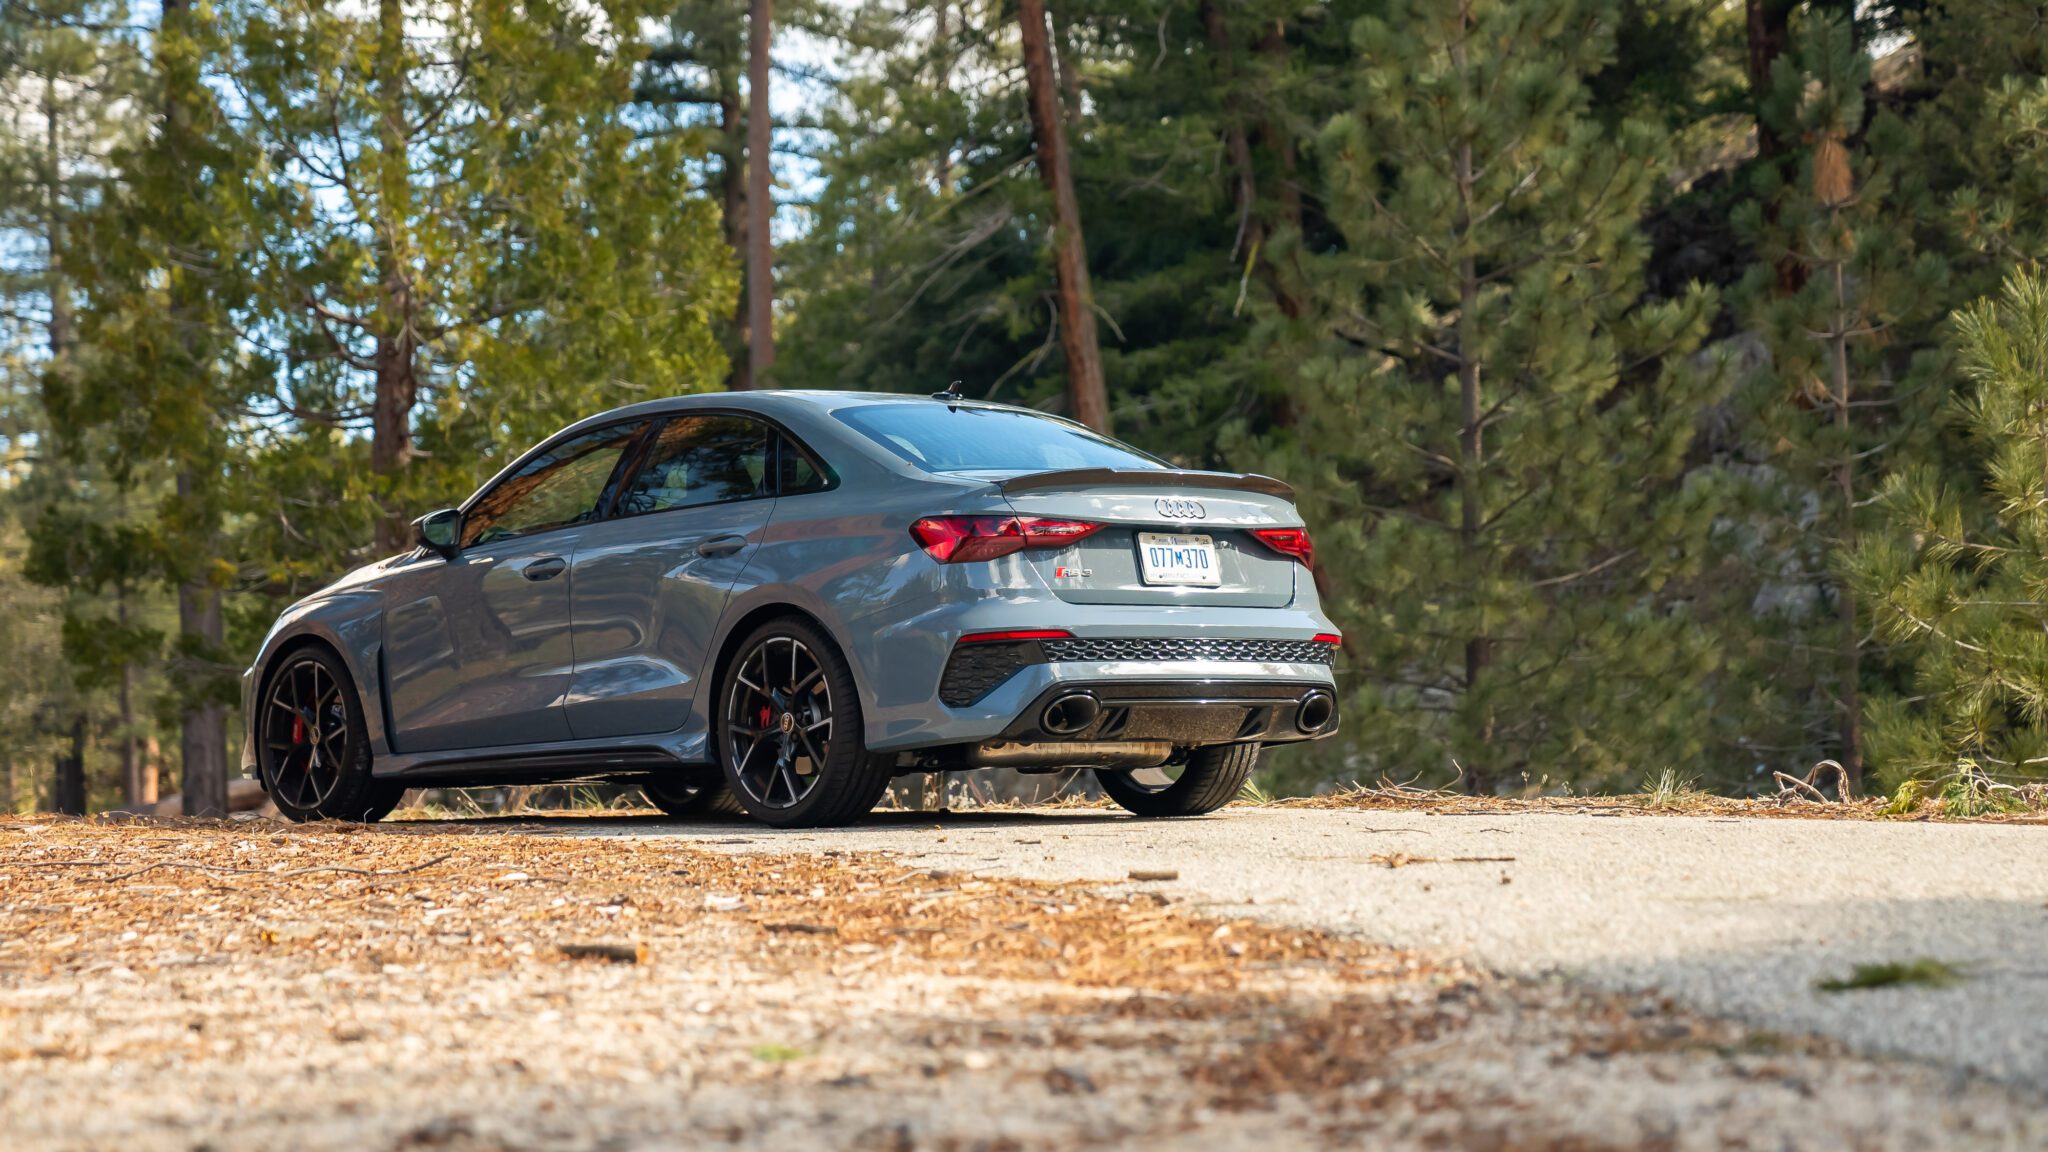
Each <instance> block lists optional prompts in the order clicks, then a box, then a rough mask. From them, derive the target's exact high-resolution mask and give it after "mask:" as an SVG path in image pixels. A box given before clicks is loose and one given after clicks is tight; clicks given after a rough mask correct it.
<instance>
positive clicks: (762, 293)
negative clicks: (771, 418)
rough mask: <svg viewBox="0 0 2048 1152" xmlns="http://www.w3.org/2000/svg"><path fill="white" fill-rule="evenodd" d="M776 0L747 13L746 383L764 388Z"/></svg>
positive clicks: (771, 262)
mask: <svg viewBox="0 0 2048 1152" xmlns="http://www.w3.org/2000/svg"><path fill="white" fill-rule="evenodd" d="M774 41H775V4H774V0H751V4H750V8H749V15H748V17H747V386H748V387H749V388H765V387H767V385H768V372H769V370H770V369H771V368H773V367H774V366H775V248H774V239H773V237H771V236H770V235H769V233H768V228H769V222H770V221H771V220H772V219H773V218H774V215H775V201H774V192H773V187H774V167H775V166H774V137H775V120H774V113H773V112H771V111H770V110H769V103H768V96H769V78H768V73H769V58H768V53H769V50H770V48H771V46H772V45H773V44H774Z"/></svg>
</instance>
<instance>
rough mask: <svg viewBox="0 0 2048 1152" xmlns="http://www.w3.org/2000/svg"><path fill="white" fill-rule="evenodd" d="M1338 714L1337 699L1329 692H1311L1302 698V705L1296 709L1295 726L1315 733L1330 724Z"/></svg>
mask: <svg viewBox="0 0 2048 1152" xmlns="http://www.w3.org/2000/svg"><path fill="white" fill-rule="evenodd" d="M1336 715H1337V700H1336V698H1335V697H1333V696H1331V695H1330V694H1329V693H1328V692H1311V693H1309V694H1308V695H1306V696H1303V697H1302V698H1301V705H1300V707H1298V708H1296V709H1295V710H1294V726H1295V727H1296V728H1299V729H1301V730H1302V731H1303V732H1307V733H1310V734H1314V733H1317V732H1321V731H1322V730H1323V729H1325V728H1328V727H1329V726H1330V721H1331V720H1333V719H1335V718H1336Z"/></svg>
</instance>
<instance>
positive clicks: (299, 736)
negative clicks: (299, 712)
mask: <svg viewBox="0 0 2048 1152" xmlns="http://www.w3.org/2000/svg"><path fill="white" fill-rule="evenodd" d="M305 742H306V718H305V717H304V716H294V717H292V743H294V744H304V743H305Z"/></svg>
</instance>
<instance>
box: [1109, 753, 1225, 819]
mask: <svg viewBox="0 0 2048 1152" xmlns="http://www.w3.org/2000/svg"><path fill="white" fill-rule="evenodd" d="M1261 750H1262V747H1261V745H1258V744H1211V745H1209V746H1208V747H1205V748H1196V749H1193V750H1192V751H1190V752H1189V753H1188V759H1187V763H1186V764H1185V765H1183V766H1182V768H1181V773H1180V778H1179V779H1177V780H1176V779H1171V778H1169V777H1168V776H1167V775H1166V774H1165V773H1164V772H1163V771H1162V770H1160V769H1157V768H1141V769H1138V770H1137V771H1135V772H1104V771H1100V770H1098V771H1097V772H1096V773H1095V779H1096V781H1097V782H1098V783H1100V784H1101V785H1102V790H1103V791H1104V792H1106V793H1108V794H1109V798H1110V799H1112V800H1114V801H1116V802H1117V803H1118V804H1121V805H1123V807H1124V808H1125V809H1127V810H1129V811H1130V812H1133V813H1135V814H1137V815H1139V816H1206V815H1208V814H1209V813H1211V812H1214V811H1216V810H1217V809H1218V808H1221V807H1223V806H1224V805H1225V804H1228V803H1230V802H1231V801H1232V800H1235V799H1237V794H1238V793H1239V792H1241V791H1243V790H1244V784H1245V781H1247V780H1249V779H1251V778H1252V770H1253V769H1255V768H1257V767H1258V766H1259V753H1260V751H1261Z"/></svg>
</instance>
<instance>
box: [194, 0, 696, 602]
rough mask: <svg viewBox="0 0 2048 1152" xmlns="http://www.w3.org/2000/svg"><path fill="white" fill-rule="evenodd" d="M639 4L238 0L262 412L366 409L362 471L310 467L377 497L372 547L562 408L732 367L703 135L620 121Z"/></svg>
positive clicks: (332, 484)
mask: <svg viewBox="0 0 2048 1152" xmlns="http://www.w3.org/2000/svg"><path fill="white" fill-rule="evenodd" d="M643 11H644V8H643V6H642V5H640V4H637V3H633V2H629V0H618V2H614V3H610V4H606V5H602V6H592V5H582V4H575V3H559V4H558V3H548V4H540V5H532V4H527V5H511V4H505V3H502V2H501V0H468V2H465V3H460V4H452V5H416V4H415V5H408V4H406V3H403V2H402V0H379V3H378V4H377V5H376V6H375V7H365V8H344V7H336V6H333V5H328V4H323V3H315V2H312V0H304V2H296V3H283V4H254V3H250V4H246V5H239V6H237V7H236V8H235V10H234V13H233V15H234V22H235V32H236V36H235V53H234V56H233V58H232V60H231V61H229V64H230V65H231V67H232V70H233V71H234V73H235V74H236V75H237V76H238V77H239V80H240V85H241V87H240V96H241V99H242V103H243V104H244V106H245V108H246V118H245V120H244V122H243V124H242V127H243V129H244V131H245V132H246V134H247V135H248V136H249V138H250V139H251V140H252V141H253V142H254V143H255V144H256V145H258V146H259V147H260V148H261V149H262V151H263V153H264V154H265V155H266V156H269V157H272V158H273V160H272V163H271V164H270V165H269V166H268V167H267V168H266V169H265V171H264V173H263V175H264V185H263V187H262V188H261V189H260V190H259V191H258V193H257V194H256V195H253V196H251V197H249V198H247V199H245V200H244V201H243V202H242V203H241V204H240V205H239V210H240V215H239V217H238V219H239V221H240V224H241V227H242V229H243V231H244V233H245V234H246V235H249V236H252V237H258V238H260V239H261V241H262V244H261V249H260V251H261V257H260V263H261V269H262V283H263V285H264V286H265V293H264V300H263V306H264V309H265V313H266V324H267V325H268V326H269V329H270V330H271V331H274V332H275V333H276V334H277V336H278V338H279V342H280V343H281V344H282V347H279V348H276V349H273V351H274V353H275V360H276V363H275V371H276V375H277V376H278V377H279V378H280V380H281V381H282V385H283V386H282V387H281V388H279V389H277V390H276V391H277V393H278V394H277V395H276V396H274V398H273V399H272V401H271V403H270V404H268V405H266V406H264V409H263V412H264V415H265V416H267V417H268V418H269V419H272V420H275V421H280V422H290V423H292V424H296V425H298V426H300V427H302V428H307V429H311V430H312V432H313V433H314V434H315V435H316V436H318V437H329V436H331V434H332V433H335V432H337V431H347V430H353V429H356V428H360V427H363V426H364V425H367V427H368V430H369V466H370V473H371V478H372V480H373V481H374V482H373V483H372V484H370V485H368V486H363V485H360V484H359V483H357V481H356V479H355V477H354V475H353V474H352V473H351V472H350V471H349V470H348V469H342V470H340V471H338V472H334V473H332V474H330V475H328V476H326V477H324V478H322V479H321V480H320V481H319V483H320V484H321V485H324V486H325V487H326V488H327V489H328V490H329V491H349V492H352V493H354V494H356V495H358V497H359V498H360V497H367V498H368V499H369V500H371V501H374V502H375V504H376V505H377V507H378V508H379V514H378V516H377V519H376V523H375V525H374V528H375V547H376V548H377V549H378V550H379V551H381V552H389V551H393V550H396V549H397V548H399V547H401V546H402V545H403V544H404V542H405V537H404V526H405V522H406V520H407V519H408V518H409V517H410V515H411V514H413V513H415V512H417V510H418V508H419V506H420V505H422V504H428V503H432V502H435V501H445V500H447V499H448V498H449V497H450V496H451V495H453V494H457V493H459V492H461V491H464V490H466V487H467V485H469V484H471V483H474V482H475V481H476V480H477V479H479V478H480V476H479V471H480V469H481V471H482V472H483V473H486V474H487V472H488V466H489V462H490V461H492V460H498V459H502V457H503V453H504V452H505V451H506V450H508V449H511V450H514V451H516V450H517V448H518V447H520V446H523V444H524V443H525V442H527V441H528V440H530V439H531V438H532V437H534V436H537V435H539V434H540V433H542V432H545V431H548V430H551V429H552V428H553V427H557V426H559V425H560V424H561V423H563V422H565V421H566V419H567V418H569V417H570V416H572V415H574V414H579V413H587V412H589V411H593V410H596V409H599V408H602V407H605V406H606V405H607V404H610V403H617V402H620V401H622V400H624V399H627V398H638V397H645V396H653V395H662V394H668V393H674V392H688V391H694V390H698V389H701V388H704V387H706V386H708V385H710V384H711V383H712V382H713V381H715V380H716V379H718V378H719V377H720V376H721V375H722V374H723V371H724V368H725V364H724V362H723V357H722V355H721V353H720V351H719V349H718V347H717V342H716V338H715V336H714V334H713V329H712V325H713V323H714V318H717V317H723V316H724V315H726V314H727V313H728V310H729V308H730V306H731V300H732V292H733V269H732V267H731V265H730V263H729V261H728V259H727V258H726V257H725V255H724V253H723V249H722V246H721V245H719V244H718V243H717V242H716V240H715V237H716V235H717V232H716V229H717V223H716V219H715V215H716V208H715V206H714V205H713V204H711V203H710V202H709V201H708V200H707V199H705V198H704V197H702V196H696V195H691V194H689V193H688V192H686V191H684V189H687V188H688V186H689V181H688V177H687V173H688V170H689V167H690V165H691V164H693V163H695V162H696V160H697V159H698V156H699V153H698V152H697V151H696V150H695V148H694V142H692V141H689V140H686V139H682V138H677V137H663V138H656V139H639V138H636V134H635V132H634V130H633V128H632V126H631V125H630V124H629V123H627V121H626V119H625V117H624V109H625V108H626V106H627V105H628V103H629V102H630V100H631V99H632V95H633V90H634V89H633V81H634V72H635V68H636V67H637V65H638V63H639V59H640V56H641V54H642V51H643V46H642V45H641V44H640V43H639V41H638V39H637V37H636V36H633V35H631V34H630V33H628V32H627V31H626V30H630V29H635V28H637V26H638V21H639V18H640V16H641V15H642V14H643ZM419 442H424V445H425V448H426V451H425V452H424V453H422V452H421V451H420V450H419V447H420V444H419ZM480 455H481V456H482V457H483V461H482V462H481V463H480V462H479V460H478V457H479V456H480ZM420 459H425V460H427V461H428V462H429V463H428V464H426V465H424V466H423V465H420V464H419V463H417V461H418V460H420ZM329 563H330V564H332V563H333V561H331V560H330V561H329Z"/></svg>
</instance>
